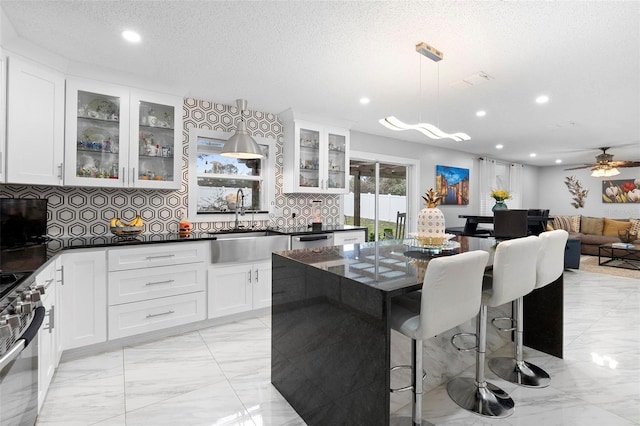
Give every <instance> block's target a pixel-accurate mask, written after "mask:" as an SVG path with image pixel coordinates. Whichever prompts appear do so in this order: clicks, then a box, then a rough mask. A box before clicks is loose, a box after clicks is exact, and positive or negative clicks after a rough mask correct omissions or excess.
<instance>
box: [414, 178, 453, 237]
mask: <svg viewBox="0 0 640 426" xmlns="http://www.w3.org/2000/svg"><path fill="white" fill-rule="evenodd" d="M422 199H423V200H424V202H425V205H426V207H425V208H424V209H422V210H421V211H420V213H419V214H418V233H417V235H416V239H417V240H418V241H419V242H420V244H423V245H441V244H444V242H445V241H446V240H447V239H448V238H447V236H446V235H445V232H444V231H445V225H444V214H443V213H442V211H441V210H440V209H439V208H438V207H437V206H438V204H440V201H441V199H442V198H441V197H440V195H438V194H437V193H436V192H435V191H434V190H433V188H431V189H429V190H428V191H427V192H426V193H425V195H423V196H422Z"/></svg>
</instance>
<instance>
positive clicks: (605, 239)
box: [547, 215, 640, 256]
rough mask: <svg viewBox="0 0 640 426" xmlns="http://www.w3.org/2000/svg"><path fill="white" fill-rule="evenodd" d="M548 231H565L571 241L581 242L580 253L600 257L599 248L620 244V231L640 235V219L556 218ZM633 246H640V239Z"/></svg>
mask: <svg viewBox="0 0 640 426" xmlns="http://www.w3.org/2000/svg"><path fill="white" fill-rule="evenodd" d="M547 229H564V230H565V231H567V232H569V238H570V239H579V240H580V253H581V254H589V255H592V256H597V255H598V246H600V245H602V244H607V243H618V242H620V238H619V237H618V231H629V232H630V233H631V234H635V235H640V232H639V231H640V219H610V218H606V217H590V216H580V215H576V216H554V219H553V221H550V222H549V223H548V224H547ZM632 244H638V245H640V239H636V240H635V241H633V242H632Z"/></svg>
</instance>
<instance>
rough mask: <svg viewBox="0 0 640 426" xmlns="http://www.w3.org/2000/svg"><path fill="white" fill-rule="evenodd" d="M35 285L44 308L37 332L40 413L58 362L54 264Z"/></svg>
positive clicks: (37, 279) (41, 273) (40, 274)
mask: <svg viewBox="0 0 640 426" xmlns="http://www.w3.org/2000/svg"><path fill="white" fill-rule="evenodd" d="M35 284H36V285H37V286H41V287H42V288H44V294H42V295H41V300H42V305H43V306H44V308H45V318H44V322H43V323H42V327H41V328H40V331H39V332H38V411H40V408H41V407H42V403H43V402H44V399H45V397H46V396H47V390H48V389H49V385H50V384H51V379H52V378H53V373H54V372H55V369H56V367H57V366H58V361H59V360H60V353H59V351H58V348H59V346H58V345H59V343H58V341H59V330H60V327H59V324H58V323H57V315H58V314H59V306H58V291H57V286H58V281H57V280H56V265H55V263H51V264H49V265H48V266H47V267H46V268H45V269H44V270H43V271H41V272H40V273H39V274H38V275H37V276H36V278H35Z"/></svg>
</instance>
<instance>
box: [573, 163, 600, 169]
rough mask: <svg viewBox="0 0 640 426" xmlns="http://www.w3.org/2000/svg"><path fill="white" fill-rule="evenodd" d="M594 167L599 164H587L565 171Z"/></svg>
mask: <svg viewBox="0 0 640 426" xmlns="http://www.w3.org/2000/svg"><path fill="white" fill-rule="evenodd" d="M594 166H597V164H585V165H584V166H578V167H572V168H570V169H565V170H578V169H586V168H587V167H594Z"/></svg>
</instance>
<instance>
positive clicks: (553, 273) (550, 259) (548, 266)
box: [489, 229, 569, 388]
mask: <svg viewBox="0 0 640 426" xmlns="http://www.w3.org/2000/svg"><path fill="white" fill-rule="evenodd" d="M539 238H540V242H541V246H540V251H539V253H538V260H537V266H536V285H535V288H536V289H537V288H540V287H544V286H546V285H547V284H551V283H552V282H554V281H555V280H557V279H558V277H559V276H560V275H562V272H563V271H564V250H565V246H566V244H567V239H568V238H569V233H568V232H567V231H564V230H562V229H558V230H555V231H549V232H543V233H541V234H540V235H539ZM523 304H524V298H523V297H520V298H518V300H516V301H515V302H514V303H513V318H496V319H494V321H499V320H502V319H509V320H511V321H512V323H513V322H515V328H513V327H512V328H506V329H504V328H502V329H501V328H499V330H500V331H514V330H515V338H514V345H513V347H514V354H513V358H508V357H496V358H491V359H490V360H489V368H490V369H491V371H493V372H494V373H495V374H496V376H498V377H500V378H502V379H504V380H506V381H508V382H511V383H516V384H518V385H521V386H526V387H538V388H543V387H546V386H549V383H550V382H551V379H550V378H549V374H548V373H547V372H546V371H544V370H543V369H542V368H540V367H538V366H537V365H535V364H531V363H529V362H527V361H525V360H523V349H522V347H523V338H524V333H523V324H522V312H523V309H522V307H523ZM494 325H495V324H494Z"/></svg>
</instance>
